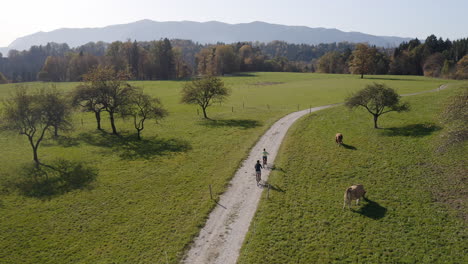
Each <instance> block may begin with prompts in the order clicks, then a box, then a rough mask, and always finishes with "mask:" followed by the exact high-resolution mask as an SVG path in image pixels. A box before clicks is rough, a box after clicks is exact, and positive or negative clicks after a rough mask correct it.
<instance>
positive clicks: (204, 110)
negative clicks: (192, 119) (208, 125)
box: [202, 107, 209, 119]
mask: <svg viewBox="0 0 468 264" xmlns="http://www.w3.org/2000/svg"><path fill="white" fill-rule="evenodd" d="M202 109H203V116H204V117H205V118H206V119H209V118H208V116H207V115H206V108H204V107H202Z"/></svg>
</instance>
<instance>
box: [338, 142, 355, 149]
mask: <svg viewBox="0 0 468 264" xmlns="http://www.w3.org/2000/svg"><path fill="white" fill-rule="evenodd" d="M341 146H343V147H344V148H345V149H351V150H357V148H356V147H355V146H351V145H347V144H345V143H341Z"/></svg>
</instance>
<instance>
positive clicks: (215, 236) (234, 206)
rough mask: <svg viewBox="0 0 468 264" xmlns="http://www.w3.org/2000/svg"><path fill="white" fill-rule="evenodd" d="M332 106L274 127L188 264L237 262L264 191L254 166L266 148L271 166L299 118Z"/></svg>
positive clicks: (232, 187)
mask: <svg viewBox="0 0 468 264" xmlns="http://www.w3.org/2000/svg"><path fill="white" fill-rule="evenodd" d="M332 106H334V105H326V106H320V107H314V108H311V109H307V110H303V111H298V112H294V113H291V114H289V115H287V116H285V117H283V118H281V119H280V120H278V121H277V122H276V123H274V124H273V126H272V127H271V128H270V129H269V130H268V131H267V132H266V133H265V134H264V135H263V136H262V137H261V138H260V140H259V141H258V142H257V144H256V145H255V146H254V147H253V148H252V150H251V151H250V154H249V157H248V158H247V159H246V160H245V161H244V163H243V164H242V166H241V167H240V168H239V169H238V170H237V172H236V174H235V175H234V177H233V179H232V180H231V182H230V187H229V189H228V190H227V191H226V192H225V193H224V194H223V195H222V196H221V197H220V200H219V203H218V205H217V206H216V208H215V209H214V210H213V211H212V212H211V214H210V216H209V218H208V221H207V222H206V224H205V227H204V228H203V229H201V231H200V234H199V235H198V237H197V238H196V239H195V241H194V244H193V245H192V247H191V249H190V251H189V252H188V253H187V255H186V257H185V258H184V260H183V262H184V263H190V264H192V263H200V264H202V263H203V264H206V263H222V264H229V263H236V260H237V257H238V256H239V251H240V248H241V246H242V242H243V241H244V237H245V235H246V233H247V231H248V230H249V225H250V221H251V220H252V218H253V216H254V214H255V211H256V210H257V205H258V202H259V200H260V196H261V194H262V191H263V188H261V187H257V185H256V181H255V175H254V165H255V163H256V161H257V160H261V156H262V152H263V149H264V148H266V150H267V151H268V153H269V154H270V155H269V156H268V160H269V164H271V162H272V161H274V160H275V157H276V154H277V153H278V149H279V147H280V145H281V142H282V141H283V138H284V136H285V135H286V132H287V131H288V129H289V127H290V126H291V125H292V124H293V123H294V122H295V121H296V120H297V119H299V118H300V117H302V116H303V115H306V114H308V113H310V112H315V111H318V110H322V109H325V108H329V107H332ZM269 174H270V170H269V169H266V170H265V169H264V170H262V180H263V181H266V180H268V175H269Z"/></svg>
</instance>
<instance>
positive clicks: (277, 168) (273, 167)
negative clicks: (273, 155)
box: [271, 165, 286, 173]
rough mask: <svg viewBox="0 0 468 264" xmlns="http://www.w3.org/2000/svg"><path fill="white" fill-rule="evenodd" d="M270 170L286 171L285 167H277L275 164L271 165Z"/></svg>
mask: <svg viewBox="0 0 468 264" xmlns="http://www.w3.org/2000/svg"><path fill="white" fill-rule="evenodd" d="M271 170H272V171H274V170H275V171H279V172H282V173H286V170H285V169H283V168H281V167H277V166H276V165H273V166H272V167H271Z"/></svg>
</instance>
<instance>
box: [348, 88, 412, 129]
mask: <svg viewBox="0 0 468 264" xmlns="http://www.w3.org/2000/svg"><path fill="white" fill-rule="evenodd" d="M345 105H346V106H347V107H349V108H351V109H352V108H355V107H359V106H362V107H364V108H365V109H366V110H367V111H368V112H369V113H370V114H372V115H373V116H374V128H378V126H377V120H378V118H379V116H381V115H383V114H385V113H388V112H392V111H396V112H403V111H409V104H408V103H400V96H399V95H398V94H397V93H396V92H395V90H393V89H392V88H390V87H387V86H386V85H385V84H379V83H374V84H371V85H367V86H366V88H364V89H362V90H360V91H358V92H357V93H355V94H354V95H352V96H350V97H348V98H347V99H346V101H345Z"/></svg>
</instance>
